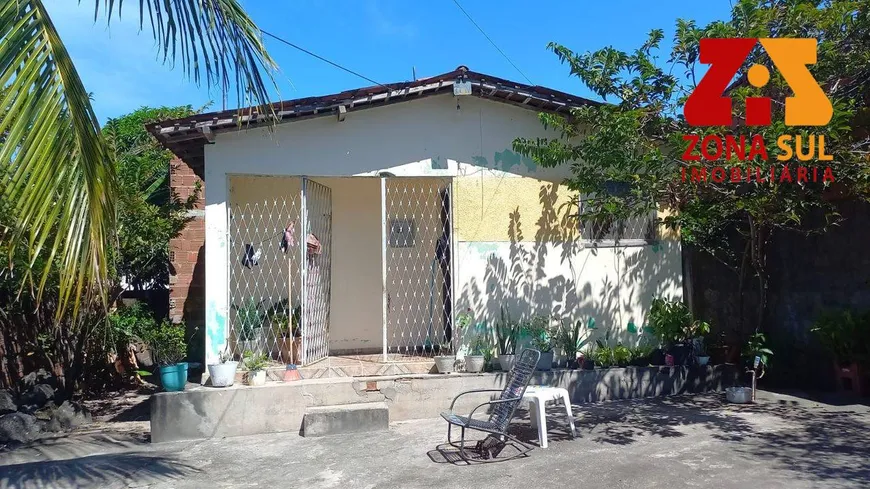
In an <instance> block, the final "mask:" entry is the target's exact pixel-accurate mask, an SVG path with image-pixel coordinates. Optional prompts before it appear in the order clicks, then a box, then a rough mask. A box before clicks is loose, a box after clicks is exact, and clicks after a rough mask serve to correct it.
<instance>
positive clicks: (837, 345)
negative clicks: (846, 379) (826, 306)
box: [811, 310, 870, 363]
mask: <svg viewBox="0 0 870 489" xmlns="http://www.w3.org/2000/svg"><path fill="white" fill-rule="evenodd" d="M811 331H812V332H813V333H815V334H816V336H817V337H818V338H819V343H820V344H821V345H822V348H824V349H825V350H827V351H829V352H830V353H831V354H833V355H834V357H835V358H836V359H837V361H838V362H843V363H851V362H860V363H868V362H870V313H863V314H862V313H858V312H855V311H849V310H842V311H827V312H824V313H822V314H821V315H819V317H818V318H817V319H816V321H815V323H814V324H813V327H812V329H811Z"/></svg>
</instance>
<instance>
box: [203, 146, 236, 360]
mask: <svg viewBox="0 0 870 489" xmlns="http://www.w3.org/2000/svg"><path fill="white" fill-rule="evenodd" d="M212 148H213V147H207V148H206V157H207V156H208V153H209V150H210V149H212ZM206 161H208V159H206ZM227 187H228V184H227V175H226V172H225V171H224V170H223V169H222V168H214V167H209V165H206V167H205V188H206V193H205V202H206V206H205V271H206V277H207V280H206V283H205V362H206V365H207V364H209V363H214V362H217V361H218V356H219V355H220V353H221V352H223V351H224V350H225V349H226V344H227V341H228V340H229V334H228V333H229V330H228V327H229V281H228V276H227V270H228V269H229V256H230V254H231V253H232V250H230V249H229V243H228V240H227V236H228V229H227V224H228V223H227V220H228V215H227V196H228V194H229V191H228V188H227Z"/></svg>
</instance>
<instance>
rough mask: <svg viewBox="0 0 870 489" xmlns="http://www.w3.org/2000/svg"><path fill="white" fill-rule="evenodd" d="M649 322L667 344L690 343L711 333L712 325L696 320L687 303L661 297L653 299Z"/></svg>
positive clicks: (654, 331)
mask: <svg viewBox="0 0 870 489" xmlns="http://www.w3.org/2000/svg"><path fill="white" fill-rule="evenodd" d="M647 322H648V324H649V326H650V327H651V328H652V330H653V333H654V334H655V335H656V336H657V337H658V338H659V339H660V340H661V341H662V342H663V343H666V344H681V343H688V342H689V341H690V340H691V339H692V338H697V337H700V336H703V335H705V334H708V333H709V332H710V324H708V323H706V322H704V321H700V320H696V319H695V318H694V317H693V316H692V311H690V310H689V307H688V306H687V305H686V304H685V303H683V302H682V301H675V300H670V299H665V298H661V297H656V298H655V299H653V301H652V306H651V307H650V311H649V315H648V317H647Z"/></svg>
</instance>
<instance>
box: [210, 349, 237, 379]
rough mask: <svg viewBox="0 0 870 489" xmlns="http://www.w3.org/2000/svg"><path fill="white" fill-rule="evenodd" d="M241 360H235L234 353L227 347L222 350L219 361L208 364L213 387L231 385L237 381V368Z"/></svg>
mask: <svg viewBox="0 0 870 489" xmlns="http://www.w3.org/2000/svg"><path fill="white" fill-rule="evenodd" d="M238 366H239V362H236V361H235V360H233V355H232V353H230V351H229V345H227V349H226V350H224V351H222V352H220V354H219V355H218V361H217V363H210V364H208V378H209V381H210V382H211V385H212V386H213V387H230V386H232V385H233V383H234V382H235V381H236V369H237V368H238Z"/></svg>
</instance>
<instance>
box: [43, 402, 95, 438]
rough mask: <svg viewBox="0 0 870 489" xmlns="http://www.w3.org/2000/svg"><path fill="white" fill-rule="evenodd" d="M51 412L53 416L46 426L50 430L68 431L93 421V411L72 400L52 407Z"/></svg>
mask: <svg viewBox="0 0 870 489" xmlns="http://www.w3.org/2000/svg"><path fill="white" fill-rule="evenodd" d="M50 413H51V417H50V418H49V420H48V423H46V426H45V429H46V430H48V431H66V430H69V429H72V428H78V427H79V426H84V425H86V424H89V423H90V422H91V413H90V412H88V410H87V409H85V408H84V407H82V406H81V405H79V404H77V403H72V402H70V401H64V402H63V404H61V405H60V406H57V407H54V408H52V409H51V411H50Z"/></svg>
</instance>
